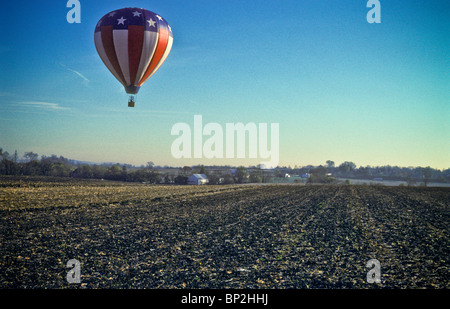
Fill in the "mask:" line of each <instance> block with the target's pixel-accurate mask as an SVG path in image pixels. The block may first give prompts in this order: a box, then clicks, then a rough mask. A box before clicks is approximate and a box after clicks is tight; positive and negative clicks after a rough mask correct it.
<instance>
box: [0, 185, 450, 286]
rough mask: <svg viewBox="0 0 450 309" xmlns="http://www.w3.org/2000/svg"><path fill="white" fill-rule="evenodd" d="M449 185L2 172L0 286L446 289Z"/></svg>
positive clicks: (449, 243) (449, 242)
mask: <svg viewBox="0 0 450 309" xmlns="http://www.w3.org/2000/svg"><path fill="white" fill-rule="evenodd" d="M449 193H450V189H448V188H409V187H381V186H348V185H347V186H304V185H240V186H238V185H230V186H149V185H143V184H133V183H116V182H102V181H74V180H63V179H51V180H44V179H29V178H26V179H17V178H11V179H8V178H3V179H2V180H1V181H0V213H1V220H0V230H1V251H2V254H1V258H0V265H1V270H2V271H1V275H0V287H2V288H73V287H83V288H422V287H424V288H449V287H450V285H449V278H450V272H449V262H450V258H449V256H450V238H449V235H450V228H449V219H450V210H449V201H450V195H449ZM70 259H77V260H79V261H80V262H81V284H69V283H68V282H67V280H66V274H67V272H68V271H69V268H66V263H67V261H69V260H70ZM370 259H377V260H379V261H380V264H381V283H379V284H369V283H368V282H367V280H366V275H367V272H368V271H369V270H370V269H368V268H366V263H367V261H369V260H370Z"/></svg>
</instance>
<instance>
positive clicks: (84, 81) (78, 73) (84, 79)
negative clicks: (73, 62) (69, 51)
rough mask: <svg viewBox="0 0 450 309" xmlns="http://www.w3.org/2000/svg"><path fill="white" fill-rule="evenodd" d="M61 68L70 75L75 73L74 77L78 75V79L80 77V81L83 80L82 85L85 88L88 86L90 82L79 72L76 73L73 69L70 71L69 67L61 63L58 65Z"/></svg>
mask: <svg viewBox="0 0 450 309" xmlns="http://www.w3.org/2000/svg"><path fill="white" fill-rule="evenodd" d="M59 64H60V65H61V66H62V67H63V68H66V69H67V70H68V71H70V72H72V73H75V74H76V75H78V76H79V77H81V78H82V79H83V83H84V84H85V85H86V86H87V85H88V84H89V82H90V80H89V79H88V78H87V77H86V76H84V75H83V74H81V73H80V72H78V71H75V70H73V69H71V68H69V67H67V66H66V65H65V64H63V63H61V62H60V63H59Z"/></svg>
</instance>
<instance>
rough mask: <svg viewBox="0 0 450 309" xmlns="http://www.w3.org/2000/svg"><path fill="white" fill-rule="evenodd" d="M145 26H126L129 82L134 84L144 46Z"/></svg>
mask: <svg viewBox="0 0 450 309" xmlns="http://www.w3.org/2000/svg"><path fill="white" fill-rule="evenodd" d="M144 31H145V26H134V25H129V26H128V63H129V67H130V83H131V85H134V84H135V82H136V78H137V76H136V75H137V71H138V69H139V64H140V62H141V55H142V47H143V46H144Z"/></svg>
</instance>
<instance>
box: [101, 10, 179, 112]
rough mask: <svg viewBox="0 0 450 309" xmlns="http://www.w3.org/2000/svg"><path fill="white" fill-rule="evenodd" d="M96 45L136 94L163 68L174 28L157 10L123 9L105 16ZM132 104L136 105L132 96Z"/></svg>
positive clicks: (116, 73)
mask: <svg viewBox="0 0 450 309" xmlns="http://www.w3.org/2000/svg"><path fill="white" fill-rule="evenodd" d="M94 41H95V47H96V48H97V52H98V54H99V56H100V58H101V59H102V60H103V63H104V64H105V65H106V67H107V68H108V69H109V71H111V73H112V74H113V75H114V76H115V77H116V78H117V80H118V81H119V82H120V83H121V84H122V85H123V86H124V87H125V91H126V92H127V93H128V94H131V95H135V94H137V93H138V91H139V88H140V87H141V86H142V85H143V84H144V83H145V82H146V81H147V80H148V79H149V78H150V77H151V76H152V75H153V74H155V72H156V71H157V70H158V69H159V68H160V67H161V65H162V64H163V62H164V61H165V60H166V58H167V56H168V55H169V53H170V50H171V48H172V43H173V35H172V29H171V28H170V26H169V24H168V23H167V22H166V21H165V20H164V18H162V17H161V16H159V15H158V14H156V13H153V12H151V11H148V10H145V9H140V8H124V9H119V10H115V11H112V12H110V13H108V14H106V15H105V16H103V17H102V18H101V19H100V20H99V22H98V23H97V26H96V27H95V33H94ZM129 106H133V107H134V97H133V96H132V97H131V99H130V102H129Z"/></svg>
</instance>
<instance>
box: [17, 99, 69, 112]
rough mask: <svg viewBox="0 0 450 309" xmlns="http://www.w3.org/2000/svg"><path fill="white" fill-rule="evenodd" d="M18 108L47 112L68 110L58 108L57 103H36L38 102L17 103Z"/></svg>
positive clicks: (62, 107)
mask: <svg viewBox="0 0 450 309" xmlns="http://www.w3.org/2000/svg"><path fill="white" fill-rule="evenodd" d="M17 104H18V105H20V106H24V107H30V108H36V109H41V110H47V111H57V110H70V108H68V107H64V106H60V105H59V104H58V103H50V102H38V101H26V102H18V103H17Z"/></svg>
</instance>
